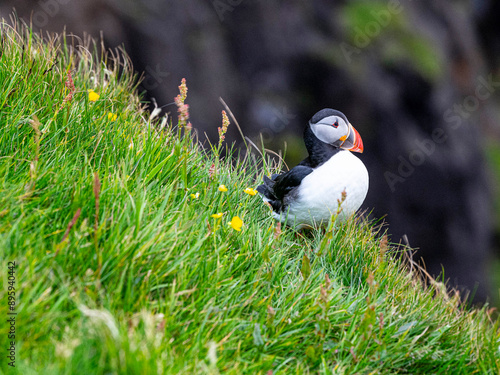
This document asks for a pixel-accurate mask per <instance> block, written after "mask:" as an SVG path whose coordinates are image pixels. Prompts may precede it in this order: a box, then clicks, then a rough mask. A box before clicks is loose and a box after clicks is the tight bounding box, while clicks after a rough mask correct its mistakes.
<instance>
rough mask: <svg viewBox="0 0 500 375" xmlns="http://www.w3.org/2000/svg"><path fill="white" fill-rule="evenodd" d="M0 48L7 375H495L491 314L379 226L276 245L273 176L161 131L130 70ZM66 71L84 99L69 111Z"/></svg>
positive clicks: (14, 39)
mask: <svg viewBox="0 0 500 375" xmlns="http://www.w3.org/2000/svg"><path fill="white" fill-rule="evenodd" d="M0 43H1V44H0V48H1V50H0V53H1V57H0V248H1V251H0V259H1V267H0V275H1V276H0V279H1V280H2V285H1V287H0V301H1V303H0V317H1V320H2V322H3V323H2V324H0V348H2V355H1V356H0V358H1V360H0V371H1V372H3V373H9V374H10V373H17V374H161V373H166V374H217V373H224V374H270V373H271V372H270V371H272V373H273V374H369V373H371V374H391V373H403V374H405V373H406V374H450V373H453V374H488V373H491V374H497V373H498V371H499V370H500V365H499V357H500V352H499V344H500V334H499V329H498V321H492V320H491V319H490V317H489V315H488V307H487V306H486V307H484V308H482V309H480V310H467V309H464V308H463V307H462V306H460V303H459V298H458V296H452V297H450V296H447V295H446V293H445V292H444V286H443V285H442V284H440V283H438V282H435V281H432V282H431V283H430V284H429V285H428V286H423V285H422V283H421V282H420V281H418V280H417V275H415V274H411V273H410V272H409V270H407V269H406V268H405V267H404V265H403V264H402V263H401V261H399V260H398V258H397V257H394V256H393V255H394V252H395V250H394V249H393V248H391V247H388V246H387V245H386V243H385V241H384V237H383V236H382V235H381V233H379V232H378V231H377V229H376V227H375V226H374V225H373V224H372V223H368V222H365V221H362V220H355V219H352V220H350V221H348V222H345V223H335V225H334V227H333V229H332V226H330V228H329V229H327V230H325V229H322V230H315V231H311V232H307V233H302V234H297V233H295V232H294V231H292V230H290V229H286V228H283V229H282V231H281V233H279V231H276V229H275V228H276V224H275V222H274V221H273V219H272V218H271V215H270V212H269V209H268V208H267V207H266V206H265V205H263V204H262V202H261V201H260V198H259V197H258V196H250V195H248V194H245V193H244V192H243V190H244V189H245V188H247V187H255V186H256V184H257V183H258V181H260V180H261V178H262V173H263V172H259V174H258V175H257V174H256V172H255V171H256V165H257V164H258V163H261V162H262V160H260V161H259V160H258V159H257V158H255V160H254V158H247V159H244V160H240V161H228V160H223V159H222V158H220V159H219V158H218V156H217V154H218V149H217V148H216V147H214V148H213V149H212V150H211V151H210V152H206V151H204V150H203V149H201V148H200V147H197V146H196V142H195V141H194V136H192V135H190V134H189V133H185V132H184V131H180V130H179V129H178V128H177V127H176V126H175V127H174V126H172V125H168V124H167V126H166V129H165V130H159V127H160V123H161V121H162V120H161V119H159V120H158V119H153V120H150V118H149V113H148V112H146V111H145V110H144V109H143V108H141V103H140V99H139V98H138V96H137V95H136V94H135V87H136V86H135V84H136V83H135V82H136V80H135V78H134V77H133V76H132V74H131V73H130V70H131V68H130V65H129V64H128V62H127V59H126V58H123V57H121V58H119V59H120V60H119V61H118V60H116V59H112V58H108V61H106V62H103V61H101V59H103V58H104V59H106V57H105V56H101V57H96V54H94V53H92V51H93V50H94V49H93V47H92V45H90V46H89V48H88V49H87V50H83V49H82V50H80V52H75V51H74V50H72V49H71V48H69V47H68V46H66V45H65V43H64V39H54V40H51V41H45V42H42V41H41V40H40V39H39V37H38V36H36V35H32V34H31V33H30V31H29V30H28V29H26V28H22V27H18V28H17V29H13V28H10V27H9V26H7V25H6V24H3V25H2V35H1V41H0ZM88 51H90V52H88ZM117 58H118V57H117ZM68 69H70V70H71V71H72V77H73V79H74V85H75V90H76V91H75V93H74V96H73V98H72V100H71V101H69V100H68V101H66V103H65V104H64V105H63V102H64V99H65V97H67V95H68V93H69V90H70V89H69V88H68V87H67V86H66V85H65V82H66V80H67V71H68ZM89 89H92V90H95V92H97V93H98V94H99V95H100V97H99V99H98V100H97V101H96V102H91V101H89V95H88V91H87V90H89ZM188 101H189V97H188ZM61 108H62V109H61ZM109 113H113V114H117V119H116V120H115V121H111V120H112V119H109V118H108V114H109ZM213 126H214V127H217V126H220V124H214V125H213ZM231 126H234V125H231ZM212 164H214V165H215V172H214V173H213V175H212V176H211V174H210V173H209V169H210V167H211V166H212ZM266 169H268V168H267V167H266ZM265 172H266V173H269V171H268V170H266V171H265ZM221 184H224V185H226V186H227V187H228V191H227V192H220V191H219V190H218V186H219V185H221ZM196 193H199V197H198V198H196ZM191 194H193V195H194V198H193V196H192V195H191ZM219 212H220V213H223V214H224V216H223V217H222V218H221V219H214V218H212V217H211V215H212V214H215V213H219ZM78 213H79V215H78ZM233 216H239V217H240V218H241V219H242V220H243V222H244V225H243V229H242V231H241V232H238V231H236V230H234V229H233V228H232V227H230V226H228V225H227V222H228V221H230V220H231V218H232V217H233ZM12 261H15V262H16V263H17V268H16V271H15V276H16V283H15V288H16V306H15V311H16V312H17V314H18V315H17V318H16V321H17V322H16V332H15V334H16V338H15V341H16V367H15V368H11V367H9V366H8V362H9V361H8V359H7V358H6V356H7V348H8V347H9V345H10V344H9V343H10V341H11V340H10V339H8V330H9V327H8V325H7V324H6V320H7V312H8V304H7V300H8V298H7V293H8V287H9V284H8V276H9V274H8V272H9V270H8V267H7V266H8V262H12Z"/></svg>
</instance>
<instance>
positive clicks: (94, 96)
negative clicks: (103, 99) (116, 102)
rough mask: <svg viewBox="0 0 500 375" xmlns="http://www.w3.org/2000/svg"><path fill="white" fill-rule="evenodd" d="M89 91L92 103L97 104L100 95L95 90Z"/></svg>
mask: <svg viewBox="0 0 500 375" xmlns="http://www.w3.org/2000/svg"><path fill="white" fill-rule="evenodd" d="M88 91H89V100H90V101H91V102H96V101H97V100H98V99H99V98H100V95H99V94H98V93H96V92H95V91H94V90H88Z"/></svg>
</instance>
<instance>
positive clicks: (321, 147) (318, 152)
mask: <svg viewBox="0 0 500 375" xmlns="http://www.w3.org/2000/svg"><path fill="white" fill-rule="evenodd" d="M304 143H305V144H306V148H307V152H308V153H309V162H310V166H311V168H316V167H317V166H319V165H321V164H323V163H325V162H326V161H328V160H329V159H330V158H331V157H332V156H333V155H335V154H336V153H337V152H339V151H341V150H340V148H338V147H334V146H332V145H329V144H328V143H325V142H321V141H320V140H319V139H318V138H316V136H315V135H314V133H313V132H312V130H311V126H310V125H307V127H306V130H305V131H304Z"/></svg>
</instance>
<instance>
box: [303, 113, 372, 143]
mask: <svg viewBox="0 0 500 375" xmlns="http://www.w3.org/2000/svg"><path fill="white" fill-rule="evenodd" d="M310 126H311V130H312V132H313V133H314V135H315V136H316V138H318V139H319V140H320V141H322V142H325V143H328V144H330V145H332V146H335V147H340V148H343V149H346V150H350V151H356V152H363V142H362V140H361V136H360V135H359V133H358V132H357V131H356V129H354V127H353V126H352V125H351V124H350V123H349V122H346V120H345V119H344V118H343V117H341V116H335V115H332V116H327V117H323V118H322V119H321V120H319V121H318V122H316V123H312V122H310Z"/></svg>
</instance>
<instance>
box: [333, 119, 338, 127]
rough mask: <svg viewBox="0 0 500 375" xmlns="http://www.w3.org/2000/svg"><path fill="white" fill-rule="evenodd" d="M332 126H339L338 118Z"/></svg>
mask: <svg viewBox="0 0 500 375" xmlns="http://www.w3.org/2000/svg"><path fill="white" fill-rule="evenodd" d="M333 127H334V128H338V127H339V120H337V121H335V123H334V124H333Z"/></svg>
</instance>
